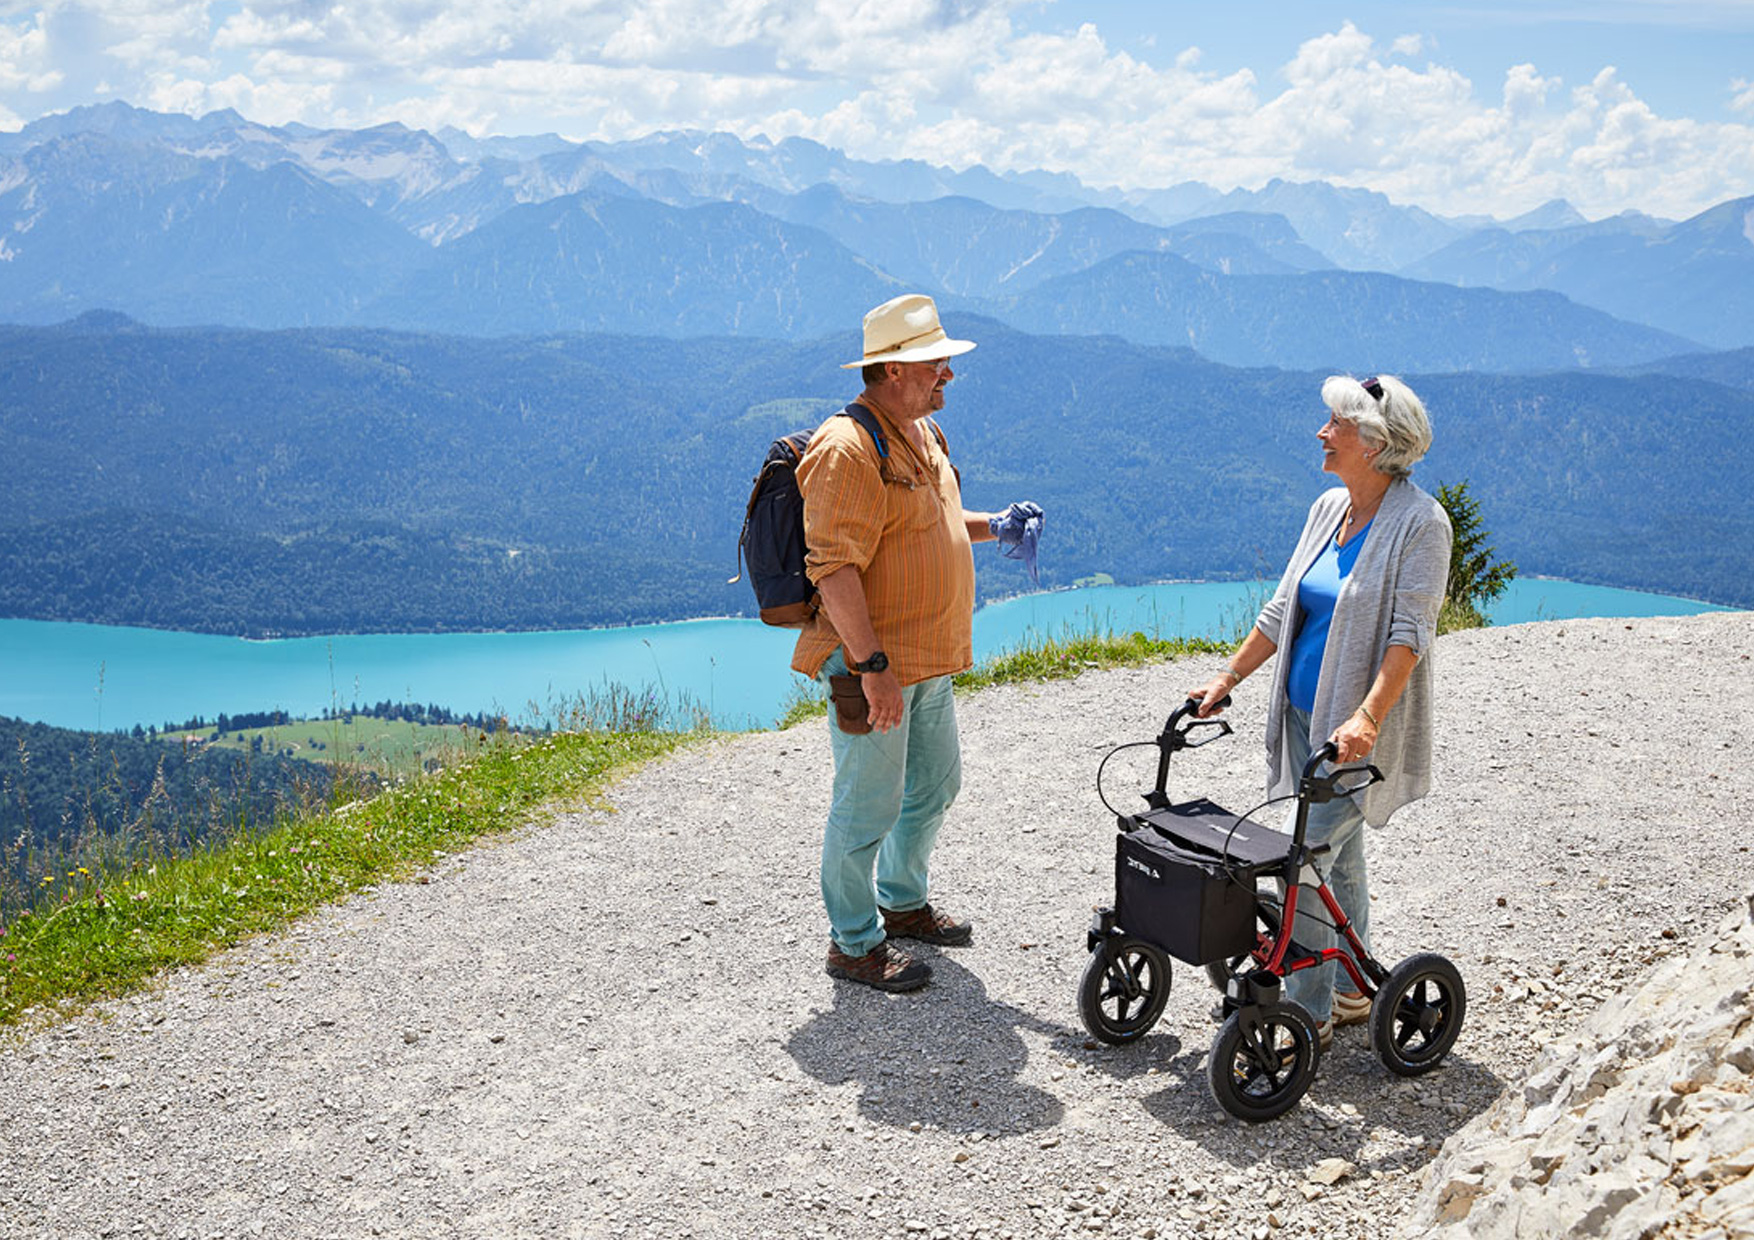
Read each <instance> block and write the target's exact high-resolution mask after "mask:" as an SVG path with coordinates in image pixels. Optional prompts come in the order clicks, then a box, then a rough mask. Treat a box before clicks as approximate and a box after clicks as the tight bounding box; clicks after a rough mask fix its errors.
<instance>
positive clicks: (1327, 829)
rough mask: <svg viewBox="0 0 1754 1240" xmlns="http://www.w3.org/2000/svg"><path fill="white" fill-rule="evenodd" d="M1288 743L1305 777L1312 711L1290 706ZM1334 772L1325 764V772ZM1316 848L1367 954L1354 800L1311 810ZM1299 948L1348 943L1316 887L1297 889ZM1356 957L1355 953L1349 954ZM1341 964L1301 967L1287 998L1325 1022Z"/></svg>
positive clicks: (1365, 893) (1366, 897)
mask: <svg viewBox="0 0 1754 1240" xmlns="http://www.w3.org/2000/svg"><path fill="white" fill-rule="evenodd" d="M1285 741H1286V747H1287V750H1288V751H1289V755H1290V758H1291V761H1292V764H1293V766H1292V769H1293V770H1295V771H1297V772H1298V773H1299V774H1301V773H1302V771H1303V764H1304V763H1306V762H1308V761H1309V755H1310V744H1309V712H1308V711H1304V710H1299V709H1298V708H1297V707H1295V706H1293V705H1291V703H1289V702H1287V703H1286V704H1285ZM1332 769H1333V768H1332V767H1331V766H1329V765H1328V764H1326V763H1324V764H1323V765H1322V767H1321V771H1320V773H1323V774H1325V773H1326V772H1328V771H1330V770H1332ZM1304 839H1305V841H1306V842H1308V843H1310V844H1326V845H1328V851H1327V852H1326V853H1325V854H1323V855H1322V856H1321V857H1318V858H1317V859H1316V864H1317V866H1318V867H1319V868H1320V869H1321V870H1322V872H1323V873H1324V874H1326V875H1327V876H1328V888H1329V890H1331V891H1332V892H1333V893H1334V899H1336V900H1338V901H1339V903H1340V908H1341V909H1342V910H1344V912H1345V914H1346V918H1347V920H1348V921H1350V922H1351V923H1352V928H1353V929H1354V930H1355V931H1357V933H1358V940H1359V942H1361V943H1363V944H1364V946H1365V950H1367V951H1368V950H1369V948H1370V892H1369V890H1368V889H1367V887H1366V884H1365V872H1364V814H1363V813H1362V812H1361V811H1360V810H1359V808H1358V806H1357V805H1356V804H1355V803H1354V800H1353V798H1352V797H1335V798H1334V799H1333V800H1332V801H1329V802H1327V803H1326V804H1323V805H1312V806H1310V807H1309V829H1308V832H1307V834H1306V835H1305V836H1304ZM1291 937H1292V938H1294V939H1295V940H1296V941H1297V943H1298V945H1299V946H1301V947H1305V948H1308V949H1310V950H1311V951H1319V950H1321V949H1322V948H1324V947H1334V946H1336V945H1337V946H1340V947H1345V946H1346V944H1345V943H1344V941H1342V940H1341V939H1340V936H1339V935H1338V934H1336V933H1335V931H1334V925H1333V922H1332V921H1331V920H1330V919H1329V917H1328V910H1327V908H1326V907H1325V906H1324V905H1323V904H1322V901H1321V897H1320V896H1318V895H1317V894H1316V889H1315V888H1314V887H1299V888H1298V891H1297V926H1296V928H1295V929H1294V930H1293V931H1292V932H1291ZM1347 954H1348V955H1350V954H1351V952H1350V949H1348V952H1347ZM1339 967H1340V966H1339V965H1338V964H1335V963H1332V962H1330V963H1328V964H1324V965H1322V966H1321V967H1320V968H1319V969H1300V970H1298V971H1297V972H1295V973H1292V974H1290V975H1289V976H1288V977H1287V978H1286V979H1285V997H1286V998H1287V999H1288V1000H1290V1001H1291V1002H1293V1003H1299V1004H1302V1005H1303V1006H1304V1007H1306V1008H1308V1009H1309V1014H1310V1015H1311V1016H1313V1017H1315V1019H1316V1020H1317V1021H1318V1022H1320V1021H1324V1020H1327V1019H1329V1017H1331V1016H1332V1015H1333V1012H1334V986H1335V985H1336V979H1337V976H1338V972H1337V971H1338V970H1339ZM1338 980H1339V983H1340V984H1341V985H1342V986H1343V988H1344V989H1346V990H1348V991H1349V990H1352V989H1353V984H1352V980H1351V978H1350V976H1347V977H1344V978H1339V979H1338Z"/></svg>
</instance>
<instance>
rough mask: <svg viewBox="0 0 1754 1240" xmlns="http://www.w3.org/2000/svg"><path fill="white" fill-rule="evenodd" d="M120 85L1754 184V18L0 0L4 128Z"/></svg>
mask: <svg viewBox="0 0 1754 1240" xmlns="http://www.w3.org/2000/svg"><path fill="white" fill-rule="evenodd" d="M118 98H119V99H125V100H127V101H129V102H131V103H134V104H137V105H140V106H143V107H153V108H157V109H160V110H165V111H183V112H190V113H197V114H198V113H201V112H206V111H209V110H212V109H215V108H220V107H234V108H236V109H237V110H238V111H240V112H242V113H243V114H244V115H246V116H248V117H250V118H252V119H255V120H259V121H263V122H266V123H284V122H287V121H293V120H297V121H302V122H305V123H307V124H312V125H318V126H328V125H337V126H348V127H358V126H363V125H369V124H375V123H379V122H382V121H389V120H399V121H402V122H404V123H406V124H409V125H411V126H419V127H426V128H438V127H439V126H442V125H445V124H454V125H458V126H460V127H462V128H465V129H468V130H469V131H471V132H473V133H476V134H483V133H535V132H546V131H554V132H559V133H562V134H565V135H566V136H568V137H572V138H611V139H613V138H626V137H633V136H637V135H638V134H641V133H645V132H649V131H651V130H653V129H673V128H699V129H725V130H729V131H732V132H735V133H738V134H740V135H743V136H745V137H748V136H751V135H755V134H766V135H769V136H771V137H773V138H781V137H786V136H791V135H799V136H805V137H810V138H815V139H817V140H819V141H823V142H826V143H829V144H830V145H833V146H837V147H840V148H842V149H845V150H847V151H848V152H849V153H851V154H853V155H856V156H859V157H862V158H885V157H898V156H914V157H918V158H923V159H927V160H931V161H933V162H938V163H946V164H951V165H954V166H966V165H968V164H972V163H977V162H978V163H984V164H987V165H988V166H989V167H993V168H998V169H1026V168H1046V169H1051V170H1054V171H1065V172H1071V173H1074V174H1076V175H1078V176H1080V177H1082V178H1083V179H1084V180H1086V181H1088V182H1090V183H1092V184H1097V185H1122V186H1126V187H1135V188H1137V187H1156V186H1165V185H1170V184H1174V183H1176V182H1179V181H1184V180H1200V181H1204V182H1207V183H1209V184H1212V185H1216V186H1218V187H1220V188H1224V189H1229V188H1232V187H1235V186H1239V185H1240V186H1248V187H1255V186H1259V185H1260V184H1262V183H1264V182H1265V181H1267V180H1268V179H1270V178H1272V177H1275V176H1278V177H1285V178H1287V179H1293V180H1310V179H1316V178H1321V179H1326V180H1330V181H1335V182H1337V183H1341V184H1347V185H1359V186H1364V187H1367V188H1372V189H1377V190H1381V191H1382V192H1384V193H1387V194H1388V195H1389V196H1390V197H1392V198H1394V199H1395V200H1396V201H1400V202H1413V203H1418V204H1419V205H1422V206H1426V207H1428V208H1430V209H1432V210H1436V211H1440V212H1443V213H1446V214H1458V213H1462V212H1491V213H1494V214H1497V215H1500V216H1508V215H1513V214H1517V213H1519V212H1521V211H1524V210H1527V209H1529V208H1531V207H1534V206H1536V205H1539V204H1540V203H1541V202H1543V201H1546V200H1547V199H1549V198H1554V197H1564V198H1567V199H1569V200H1570V201H1571V202H1573V203H1574V204H1575V205H1577V206H1578V207H1579V208H1580V209H1582V210H1583V211H1584V212H1585V213H1586V214H1588V215H1591V216H1601V215H1606V214H1611V213H1613V212H1616V211H1620V210H1624V209H1628V208H1632V209H1640V210H1645V211H1650V212H1652V213H1655V214H1659V215H1665V216H1670V217H1682V216H1686V215H1690V214H1693V213H1694V212H1696V211H1699V210H1702V209H1704V208H1705V207H1708V206H1711V205H1713V204H1714V203H1717V202H1721V201H1723V200H1725V199H1728V198H1734V197H1742V196H1747V195H1750V194H1754V0H1686V2H1685V3H1682V2H1680V0H1593V2H1592V3H1589V4H1581V3H1580V4H1559V3H1541V2H1531V0H1523V2H1521V3H1510V2H1508V0H1479V2H1477V3H1468V4H1436V5H1409V4H1405V3H1402V4H1388V3H1363V4H1350V5H1347V6H1345V7H1341V6H1333V5H1324V4H1318V3H1297V2H1294V0H1247V2H1245V3H1242V4H1237V5H1231V6H1219V5H1213V4H1211V3H1209V2H1208V3H1201V4H1192V3H1185V2H1183V0H1171V2H1164V0H1159V2H1156V3H1151V4H1144V3H1123V2H1121V0H1089V2H1084V3H1071V2H1069V0H1046V2H1044V0H832V2H830V0H472V2H471V3H468V4H459V3H453V2H452V0H347V2H346V3H337V2H335V0H223V2H212V0H46V2H44V3H31V2H29V0H24V2H21V0H0V125H3V126H6V127H10V128H16V127H17V126H19V125H21V124H23V123H25V122H28V121H30V120H33V119H35V118H36V117H38V116H41V115H44V114H45V113H49V112H54V111H61V110H65V109H67V108H70V107H74V106H77V105H79V104H84V103H94V102H101V101H105V100H109V99H118Z"/></svg>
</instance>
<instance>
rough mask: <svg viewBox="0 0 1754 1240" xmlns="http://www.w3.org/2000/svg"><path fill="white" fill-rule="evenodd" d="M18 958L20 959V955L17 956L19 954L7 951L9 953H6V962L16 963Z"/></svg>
mask: <svg viewBox="0 0 1754 1240" xmlns="http://www.w3.org/2000/svg"><path fill="white" fill-rule="evenodd" d="M17 960H18V957H17V956H14V955H13V954H12V953H11V952H7V953H6V963H7V964H13V963H15V962H16V961H17Z"/></svg>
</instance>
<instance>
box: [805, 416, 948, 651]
mask: <svg viewBox="0 0 1754 1240" xmlns="http://www.w3.org/2000/svg"><path fill="white" fill-rule="evenodd" d="M860 403H861V404H865V405H867V406H868V407H869V408H871V410H872V412H874V413H875V414H876V415H877V419H878V421H879V422H880V423H881V424H882V426H883V430H884V434H885V436H886V438H887V439H888V441H889V459H888V460H884V459H882V458H880V457H879V456H878V455H877V445H876V444H875V443H873V442H872V440H871V436H870V435H869V434H867V433H866V431H865V429H864V428H863V427H861V426H860V425H859V424H858V423H857V422H855V421H853V420H852V419H851V418H846V417H832V418H829V419H828V420H827V421H825V422H824V423H823V424H822V425H821V426H820V427H818V428H817V430H816V434H815V435H814V436H813V437H812V438H811V440H810V446H809V447H808V448H807V449H806V450H805V452H804V458H803V460H801V461H799V462H798V489H799V490H800V491H801V492H802V493H803V496H804V543H805V545H806V546H807V547H809V548H810V552H809V555H808V556H807V558H806V559H805V562H804V571H805V573H806V574H808V576H809V578H810V580H811V581H812V582H820V581H821V580H822V579H823V578H824V577H826V576H828V575H829V574H830V573H832V572H834V571H835V570H836V569H838V568H841V567H843V566H845V565H848V564H851V565H853V566H854V567H855V568H857V569H858V570H859V578H860V580H861V581H862V582H863V584H864V587H865V603H866V606H867V607H868V609H869V610H870V613H871V626H872V628H873V629H875V630H876V633H877V642H878V645H879V646H880V647H881V648H882V650H883V652H884V653H885V654H887V655H888V656H889V666H890V669H891V670H892V671H894V672H895V674H896V677H897V679H899V680H900V681H901V683H902V684H903V685H911V684H917V683H919V682H920V681H922V680H928V679H930V678H931V677H933V676H948V675H951V674H953V673H955V672H960V671H964V670H966V669H967V668H968V667H969V666H971V665H972V664H973V662H974V642H973V636H972V632H971V626H972V620H973V616H974V550H973V547H972V545H971V543H970V542H969V537H968V526H967V524H966V522H965V521H964V519H963V515H962V487H961V485H960V484H959V483H958V482H957V478H956V471H955V470H953V469H951V467H950V458H949V457H948V456H946V455H945V453H944V451H943V449H941V448H940V447H939V446H938V440H937V437H936V436H935V435H933V434H932V432H931V429H930V428H929V427H922V428H921V429H922V430H924V431H925V432H926V433H925V436H924V438H925V442H926V450H925V453H924V454H923V455H922V454H921V453H920V452H919V451H918V450H916V449H915V447H914V446H913V444H912V443H910V442H909V441H908V438H907V436H906V435H905V434H903V433H902V432H901V430H900V429H899V428H898V427H897V425H896V422H895V420H894V419H893V418H891V417H890V416H889V415H888V414H887V413H886V412H884V411H883V410H882V409H879V408H877V407H876V406H875V405H874V404H871V402H869V401H861V402H860ZM840 644H841V643H840V637H839V635H838V634H836V633H835V631H834V626H833V625H832V624H830V623H829V620H828V613H827V611H821V612H818V613H817V616H816V619H815V620H813V621H812V622H811V623H810V624H809V625H808V626H807V627H805V629H804V630H803V632H802V633H801V634H799V637H798V646H797V649H796V650H795V651H794V652H793V654H792V667H793V668H794V669H796V670H797V671H800V672H802V673H804V675H806V676H815V675H816V674H817V673H818V672H819V671H820V670H821V669H822V664H823V662H824V661H825V660H826V659H827V658H828V656H829V655H831V654H833V653H834V652H835V650H836V648H838V647H839V646H840Z"/></svg>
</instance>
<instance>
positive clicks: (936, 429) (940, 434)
mask: <svg viewBox="0 0 1754 1240" xmlns="http://www.w3.org/2000/svg"><path fill="white" fill-rule="evenodd" d="M926 425H927V426H929V427H931V428H932V434H933V435H935V436H937V439H938V446H939V447H940V448H942V449H944V455H945V456H949V455H950V441H949V440H948V439H946V438H944V428H943V427H942V426H939V425H938V420H937V419H936V418H927V419H926Z"/></svg>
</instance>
